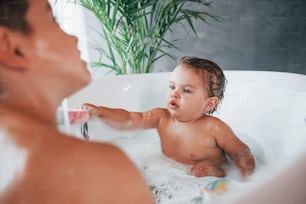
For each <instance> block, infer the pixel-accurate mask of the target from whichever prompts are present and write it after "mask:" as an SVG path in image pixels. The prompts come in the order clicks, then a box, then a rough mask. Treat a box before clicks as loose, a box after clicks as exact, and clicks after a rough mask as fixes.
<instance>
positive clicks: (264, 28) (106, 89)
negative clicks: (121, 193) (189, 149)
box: [49, 0, 306, 204]
mask: <svg viewBox="0 0 306 204" xmlns="http://www.w3.org/2000/svg"><path fill="white" fill-rule="evenodd" d="M49 2H50V4H51V6H52V8H53V12H54V15H55V17H56V20H57V21H58V22H59V24H60V26H61V27H62V28H63V29H64V30H65V31H66V32H67V33H71V34H74V35H77V36H78V37H79V43H78V46H79V49H80V50H81V57H82V59H84V60H85V61H86V62H88V64H90V62H92V61H95V60H97V59H98V58H99V57H100V56H99V53H97V50H96V49H94V48H95V46H97V44H99V43H101V44H99V46H103V42H102V41H101V42H100V41H99V40H97V39H98V37H99V36H98V33H97V32H96V30H93V29H99V26H101V25H100V24H99V22H98V20H97V19H96V17H95V16H94V15H93V14H92V13H90V12H89V11H87V10H86V9H84V8H83V7H81V6H78V5H76V4H74V3H72V2H71V1H70V2H69V1H56V0H49ZM305 9H306V2H305V1H304V0H293V1H292V0H278V1H276V0H259V1H256V0H250V1H245V0H235V1H227V0H214V1H212V6H211V7H210V8H209V11H210V12H212V13H214V14H216V15H218V16H221V17H222V21H221V22H218V21H211V22H209V24H203V23H200V22H198V21H195V27H196V29H197V33H198V37H195V36H194V35H192V32H191V31H189V32H188V29H187V30H185V29H183V28H182V27H181V25H174V27H173V32H172V33H171V34H169V36H167V37H168V38H178V39H180V40H179V41H178V45H177V46H178V48H179V49H171V50H169V52H171V53H172V54H173V55H174V56H175V57H176V59H171V58H167V57H163V58H161V59H160V60H158V61H157V62H156V63H155V64H154V66H153V70H152V72H153V73H150V74H131V75H121V76H116V74H115V73H113V72H110V70H108V69H107V68H103V67H102V68H101V67H99V68H96V67H91V66H88V67H89V69H90V71H91V73H92V78H93V82H92V84H90V85H89V86H88V87H86V88H85V89H84V90H81V91H80V92H79V93H76V94H75V95H72V96H71V97H68V98H67V99H66V100H64V101H63V103H62V106H61V107H59V112H60V114H62V115H60V116H59V128H61V129H62V130H63V131H67V132H69V133H71V134H72V135H74V136H75V137H79V138H80V139H84V138H83V137H82V135H81V134H80V126H78V125H74V126H71V125H69V121H68V119H67V113H66V111H67V109H69V108H73V107H75V106H77V105H79V104H81V103H83V102H93V103H96V104H101V105H106V106H107V105H108V106H113V107H121V108H127V109H134V110H139V111H143V110H147V109H148V108H152V107H155V106H164V95H165V93H166V90H167V87H168V78H169V76H170V75H169V74H170V72H171V71H172V70H173V69H174V68H175V66H176V64H177V60H178V59H179V58H180V57H182V56H197V57H203V58H207V59H210V60H212V61H214V62H216V63H217V64H218V65H220V67H221V68H222V69H223V70H224V71H225V76H226V77H227V79H228V87H227V89H226V95H225V100H224V102H223V103H222V105H221V108H220V110H219V111H218V112H217V113H216V116H217V117H220V118H222V119H224V120H225V121H226V122H228V123H229V124H230V125H232V126H233V129H234V131H237V132H236V134H237V135H238V136H239V137H241V139H243V140H245V141H246V142H248V144H249V145H250V146H251V148H253V149H254V152H255V157H256V159H257V162H258V166H257V169H256V171H255V173H254V175H253V176H252V177H250V180H249V181H243V180H241V178H240V177H239V176H238V175H237V171H235V170H234V169H232V168H230V169H229V173H228V175H227V176H226V178H227V179H228V181H229V184H228V185H229V187H228V190H227V192H225V193H224V194H221V195H215V194H212V195H207V194H203V188H204V187H205V185H206V184H208V183H209V182H211V181H213V180H215V178H211V177H209V178H203V179H197V180H195V179H194V178H191V177H190V176H186V175H183V174H184V172H185V168H186V167H185V166H181V165H179V164H176V163H172V162H171V161H170V162H169V161H168V160H167V159H165V158H163V157H162V155H161V154H160V152H161V151H160V149H159V145H158V144H159V142H158V137H157V136H156V132H154V131H151V130H149V131H146V132H117V131H113V130H110V129H108V128H107V127H103V126H101V124H96V123H89V135H90V138H89V139H90V140H96V141H106V142H111V143H113V144H115V145H118V146H120V147H122V149H124V151H126V153H127V154H128V155H129V156H130V157H131V158H132V160H133V161H135V163H136V165H138V166H139V168H140V170H141V171H143V169H146V170H147V171H146V172H144V175H145V177H146V178H147V179H148V182H149V183H150V184H152V186H153V184H154V185H155V187H156V186H158V187H159V189H161V190H159V191H158V192H157V193H156V192H155V193H156V197H157V200H158V203H162V204H167V203H243V202H242V201H243V199H244V196H246V197H247V196H250V197H248V199H250V198H253V197H254V196H253V197H252V192H255V193H256V191H258V189H261V188H262V189H266V190H263V191H265V192H267V194H268V195H267V200H266V201H269V203H277V202H276V201H275V198H274V197H275V192H277V191H274V190H275V189H276V190H277V188H276V187H275V186H277V185H279V186H280V187H282V186H281V184H278V183H277V182H279V179H280V178H284V176H283V175H285V178H287V179H290V178H291V177H290V176H288V174H286V173H284V172H286V171H289V170H290V168H293V167H294V165H296V162H298V161H299V160H300V159H301V160H302V159H304V164H303V165H298V166H299V169H297V172H296V173H297V175H298V178H300V180H298V181H297V182H300V183H299V184H297V185H296V188H298V187H299V189H295V188H293V187H292V186H290V187H289V186H283V187H282V192H286V193H284V194H285V195H284V196H285V197H288V199H289V201H291V203H299V202H301V201H304V203H305V202H306V196H305V195H301V193H300V192H301V188H302V187H303V188H304V189H305V187H306V180H305V179H306V175H305V173H303V172H302V171H304V172H306V171H305V168H306V167H305V166H306V163H305V157H306V151H305V150H304V149H305V148H304V147H305V146H306V106H305V104H306V76H305V74H306V67H305V64H306V58H305V56H306V13H305V12H304V11H305ZM110 84H111V85H110ZM110 87H112V88H111V90H110ZM147 90H149V92H150V94H148V93H147ZM101 135H102V136H101ZM293 150H294V151H293ZM165 169H167V170H165ZM288 169H289V170H288ZM290 172H291V170H290ZM157 175H159V176H157ZM282 176H283V177H282ZM155 177H158V179H156V178H155ZM292 179H293V180H294V178H292ZM275 180H276V181H275ZM294 181H296V180H294ZM165 183H166V184H165ZM289 183H290V182H289ZM263 186H264V187H263ZM156 188H157V187H156ZM163 188H165V189H163ZM270 191H271V192H270ZM269 192H270V193H269ZM269 194H270V195H271V196H269ZM255 195H256V194H255ZM258 195H262V194H260V192H259V193H258ZM297 196H299V197H298V198H297ZM263 197H264V196H263ZM280 197H281V196H280ZM292 197H295V199H296V201H295V200H294V199H293V198H292ZM255 198H256V197H255ZM239 199H241V200H240V201H239ZM269 199H271V200H269ZM252 202H253V203H257V202H256V200H252V201H249V203H252ZM283 203H286V201H285V200H283ZM301 203H302V202H301Z"/></svg>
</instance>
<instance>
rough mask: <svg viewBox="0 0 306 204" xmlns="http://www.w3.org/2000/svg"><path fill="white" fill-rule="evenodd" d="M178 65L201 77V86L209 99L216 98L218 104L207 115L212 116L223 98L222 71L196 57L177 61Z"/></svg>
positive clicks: (214, 64) (207, 61) (213, 64)
mask: <svg viewBox="0 0 306 204" xmlns="http://www.w3.org/2000/svg"><path fill="white" fill-rule="evenodd" d="M179 63H180V64H185V65H188V67H189V68H192V69H194V71H195V72H196V73H198V74H199V75H200V76H201V77H203V82H204V81H205V82H206V83H207V84H203V85H204V86H206V87H207V93H208V96H209V97H217V98H218V104H217V105H216V106H215V107H214V108H213V109H212V110H210V111H209V112H208V113H207V114H212V113H213V112H215V110H216V109H217V107H218V105H219V104H220V103H221V101H222V99H223V97H224V91H225V85H226V78H225V76H224V73H223V71H222V69H221V68H220V67H219V66H218V65H217V64H216V63H214V62H212V61H210V60H207V59H202V58H197V57H188V56H185V57H182V58H181V59H180V61H179Z"/></svg>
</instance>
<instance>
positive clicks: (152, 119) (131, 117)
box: [81, 103, 162, 130]
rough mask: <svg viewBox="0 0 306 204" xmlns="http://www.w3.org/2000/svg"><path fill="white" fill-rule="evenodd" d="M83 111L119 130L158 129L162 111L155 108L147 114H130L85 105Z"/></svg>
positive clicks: (119, 110)
mask: <svg viewBox="0 0 306 204" xmlns="http://www.w3.org/2000/svg"><path fill="white" fill-rule="evenodd" d="M81 109H82V110H87V111H88V114H89V118H97V119H99V120H101V121H102V122H103V123H105V124H106V125H109V126H110V127H112V128H114V129H119V130H135V129H149V128H156V127H157V125H158V122H159V119H160V113H161V112H162V109H160V108H155V109H152V110H150V111H146V112H129V111H127V110H124V109H117V108H108V107H104V106H96V105H93V104H90V103H85V104H83V105H82V106H81Z"/></svg>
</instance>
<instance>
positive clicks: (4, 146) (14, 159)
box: [0, 131, 27, 195]
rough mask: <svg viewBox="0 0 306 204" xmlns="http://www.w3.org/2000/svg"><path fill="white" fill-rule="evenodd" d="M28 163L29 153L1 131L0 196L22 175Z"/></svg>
mask: <svg viewBox="0 0 306 204" xmlns="http://www.w3.org/2000/svg"><path fill="white" fill-rule="evenodd" d="M26 161H27V152H26V151H25V150H23V149H21V148H20V147H18V146H17V145H16V144H15V143H14V142H13V141H12V140H10V139H9V136H8V134H7V133H6V132H4V131H0V195H1V193H3V192H4V190H5V189H6V188H7V187H8V186H9V185H10V184H11V183H12V182H13V181H14V179H16V178H17V177H18V176H20V175H21V174H22V172H23V170H24V168H25V164H26Z"/></svg>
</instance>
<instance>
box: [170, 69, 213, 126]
mask: <svg viewBox="0 0 306 204" xmlns="http://www.w3.org/2000/svg"><path fill="white" fill-rule="evenodd" d="M169 88H170V90H169V92H168V95H167V109H168V110H169V112H170V114H171V116H172V117H174V118H176V119H177V120H179V121H192V120H196V119H198V118H199V117H201V116H203V114H204V113H206V112H208V111H209V110H211V109H212V108H213V107H214V105H215V104H214V102H215V97H211V98H209V97H208V94H207V91H206V88H207V87H206V81H203V77H202V76H200V75H199V74H197V73H196V72H195V71H194V70H193V69H192V68H189V67H187V65H185V64H180V65H178V66H177V67H176V68H175V70H174V71H173V74H172V77H171V80H170V84H169Z"/></svg>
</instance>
